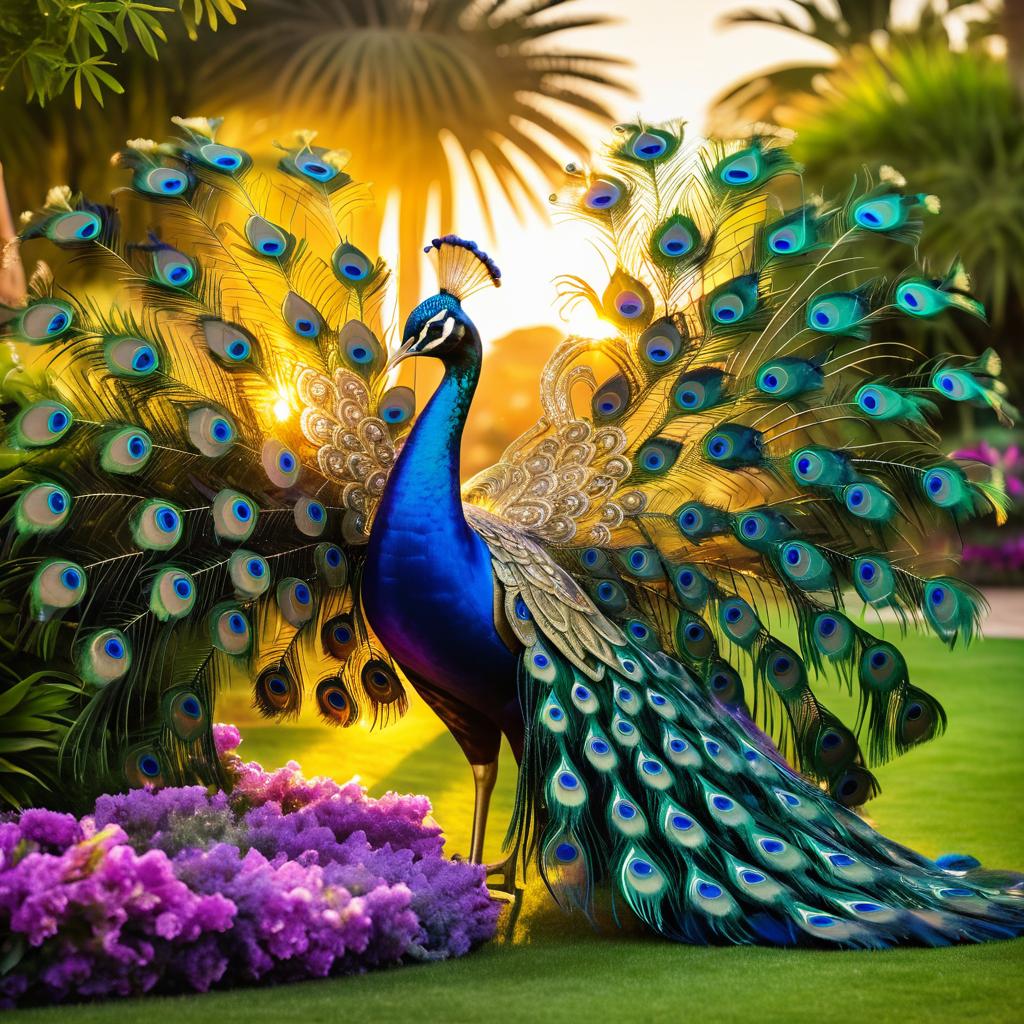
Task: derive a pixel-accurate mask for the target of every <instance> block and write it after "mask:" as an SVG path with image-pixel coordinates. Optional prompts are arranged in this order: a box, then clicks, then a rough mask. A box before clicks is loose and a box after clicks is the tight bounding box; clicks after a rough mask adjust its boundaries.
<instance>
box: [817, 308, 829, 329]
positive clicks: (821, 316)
mask: <svg viewBox="0 0 1024 1024" xmlns="http://www.w3.org/2000/svg"><path fill="white" fill-rule="evenodd" d="M831 320H832V318H831V317H830V316H829V315H828V313H826V312H824V311H823V310H820V309H819V310H818V312H817V313H815V314H814V322H815V323H816V324H819V325H820V326H821V327H828V325H829V323H830V322H831Z"/></svg>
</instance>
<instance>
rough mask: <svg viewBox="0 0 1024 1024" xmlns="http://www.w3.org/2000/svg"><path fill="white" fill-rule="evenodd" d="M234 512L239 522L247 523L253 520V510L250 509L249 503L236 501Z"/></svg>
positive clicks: (233, 507)
mask: <svg viewBox="0 0 1024 1024" xmlns="http://www.w3.org/2000/svg"><path fill="white" fill-rule="evenodd" d="M232 511H233V512H234V515H235V518H236V519H237V520H239V522H242V523H246V522H248V521H249V520H250V519H251V518H252V509H251V508H249V503H248V502H246V501H236V502H235V504H234V505H233V506H232Z"/></svg>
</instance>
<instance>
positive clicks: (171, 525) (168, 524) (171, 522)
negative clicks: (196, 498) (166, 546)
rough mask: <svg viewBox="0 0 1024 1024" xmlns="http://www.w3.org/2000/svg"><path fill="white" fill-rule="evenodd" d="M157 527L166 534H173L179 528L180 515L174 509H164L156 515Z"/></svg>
mask: <svg viewBox="0 0 1024 1024" xmlns="http://www.w3.org/2000/svg"><path fill="white" fill-rule="evenodd" d="M156 525H157V526H159V527H160V529H161V530H163V531H164V533H171V532H173V531H174V530H176V529H177V528H178V513H177V512H175V511H174V509H170V508H162V509H160V511H159V512H157V514H156Z"/></svg>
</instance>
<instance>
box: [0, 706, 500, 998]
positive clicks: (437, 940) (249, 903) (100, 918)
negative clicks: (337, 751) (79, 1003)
mask: <svg viewBox="0 0 1024 1024" xmlns="http://www.w3.org/2000/svg"><path fill="white" fill-rule="evenodd" d="M215 741H216V743H217V746H218V750H219V751H220V752H221V753H222V756H223V755H226V756H227V758H228V760H227V761H226V764H227V766H228V768H229V771H230V773H231V774H232V775H233V777H234V779H235V785H234V788H233V789H232V791H231V793H230V794H227V793H223V792H211V791H207V790H206V789H204V788H202V787H200V786H188V787H181V788H168V789H163V790H151V789H140V790H133V791H132V792H130V793H122V794H114V795H109V796H104V797H101V798H100V799H99V800H97V802H96V806H95V810H94V813H93V814H92V815H91V816H88V817H86V818H83V819H81V820H80V821H78V820H76V819H75V818H74V817H72V816H71V815H66V814H55V813H53V812H50V811H44V810H30V811H24V812H22V814H21V815H20V816H18V817H16V818H15V819H14V820H12V821H7V822H3V823H0V935H3V936H7V935H9V936H11V939H8V940H3V939H0V956H2V955H3V954H4V953H5V952H7V950H8V949H9V948H12V947H10V946H9V943H10V942H11V940H12V939H13V940H17V939H20V940H22V942H23V943H24V952H23V953H22V955H21V958H20V960H18V961H17V963H16V964H15V965H14V967H13V968H12V970H11V971H10V972H9V973H8V974H7V975H5V976H4V977H3V978H0V1006H14V1005H17V1004H28V1003H32V1002H44V1001H45V1002H57V1001H60V1000H61V999H63V998H65V997H66V996H68V995H69V994H73V995H75V996H76V998H82V997H90V996H112V995H130V994H137V993H141V992H148V991H151V990H160V991H180V990H181V989H182V988H185V987H189V988H192V989H195V990H196V991H206V990H207V989H209V988H210V987H212V986H214V985H221V986H227V985H231V984H237V983H247V982H251V981H255V980H260V979H265V980H270V981H287V980H293V979H298V978H309V977H326V976H327V975H331V974H341V973H346V972H352V971H361V970H365V969H366V968H368V967H374V966H379V965H383V964H390V963H398V962H400V961H402V960H404V959H407V958H410V957H416V958H430V959H439V958H443V957H447V956H461V955H462V954H464V953H466V952H468V951H469V950H470V949H472V948H473V946H475V945H477V944H478V943H480V942H484V941H486V940H487V939H489V938H490V937H491V936H492V935H493V934H494V928H495V924H496V921H497V917H498V913H499V906H498V904H496V903H495V902H494V901H493V900H492V899H491V898H490V895H489V894H488V892H487V889H486V887H485V884H484V877H483V870H482V869H481V868H480V867H476V866H473V865H469V864H462V863H454V862H452V861H448V860H445V859H444V857H443V846H444V840H443V838H442V836H441V833H440V830H439V829H438V828H437V827H436V826H435V825H433V824H427V821H428V820H429V814H430V803H429V801H427V800H426V798H424V797H414V796H398V795H396V794H393V793H388V794H387V795H386V796H384V797H382V798H381V799H379V800H374V799H371V798H370V797H368V796H367V795H366V791H365V789H363V787H361V786H359V785H358V784H357V783H354V782H348V783H343V784H339V783H337V782H334V781H333V780H332V779H325V778H313V779H306V778H305V777H303V775H302V774H301V772H300V770H299V767H298V765H296V764H294V763H289V764H288V765H287V766H286V767H284V768H282V769H279V770H278V771H275V772H265V771H264V770H263V769H262V768H261V767H260V766H259V765H258V764H256V763H255V762H249V763H243V762H242V761H241V760H240V759H238V758H237V757H234V756H232V755H230V754H227V752H228V751H232V750H234V749H235V748H236V747H237V746H238V745H239V743H240V742H241V737H240V736H239V734H238V730H237V729H235V728H234V727H233V726H216V727H215Z"/></svg>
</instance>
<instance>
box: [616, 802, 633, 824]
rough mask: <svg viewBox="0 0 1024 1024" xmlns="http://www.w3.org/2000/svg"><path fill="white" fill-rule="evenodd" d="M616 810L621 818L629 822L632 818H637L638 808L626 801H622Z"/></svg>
mask: <svg viewBox="0 0 1024 1024" xmlns="http://www.w3.org/2000/svg"><path fill="white" fill-rule="evenodd" d="M615 810H616V812H617V813H618V815H619V817H620V818H625V819H626V820H627V821H629V819H630V818H635V817H636V808H635V807H634V806H633V805H632V804H630V803H626V801H625V800H620V801H619V803H618V804H616V805H615Z"/></svg>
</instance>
